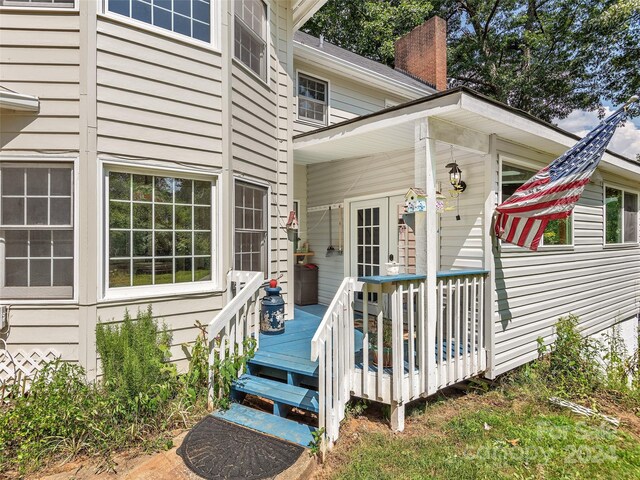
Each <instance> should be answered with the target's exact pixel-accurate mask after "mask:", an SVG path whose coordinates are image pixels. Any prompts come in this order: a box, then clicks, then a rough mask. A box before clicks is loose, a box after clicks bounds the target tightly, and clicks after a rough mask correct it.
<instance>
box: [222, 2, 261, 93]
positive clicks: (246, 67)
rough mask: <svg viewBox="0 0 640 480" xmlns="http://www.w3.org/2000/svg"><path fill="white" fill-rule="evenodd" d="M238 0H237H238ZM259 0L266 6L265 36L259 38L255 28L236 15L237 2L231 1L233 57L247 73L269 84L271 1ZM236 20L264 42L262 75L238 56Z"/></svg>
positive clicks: (234, 61)
mask: <svg viewBox="0 0 640 480" xmlns="http://www.w3.org/2000/svg"><path fill="white" fill-rule="evenodd" d="M236 1H237V0H236ZM257 1H259V2H260V3H261V4H262V5H263V6H264V13H265V16H264V38H258V35H257V34H256V33H255V32H254V31H253V29H251V28H250V27H249V26H248V25H246V24H244V22H243V21H242V20H241V19H239V18H237V16H236V11H235V2H231V9H232V14H233V21H232V22H231V23H232V27H231V30H232V31H231V40H232V42H231V45H230V48H231V58H232V61H233V63H235V64H236V65H238V66H239V67H240V68H242V69H243V70H244V71H246V72H247V73H249V74H250V75H253V76H254V77H255V78H257V79H258V80H260V81H261V82H262V83H263V84H264V85H268V84H269V67H270V64H271V42H270V41H269V39H270V38H271V10H270V8H269V3H268V2H266V1H265V0H257ZM236 22H242V23H243V24H244V25H245V28H246V29H247V32H248V33H249V34H250V35H251V36H252V37H254V38H255V39H258V40H260V41H261V42H264V57H263V59H262V65H263V67H264V72H262V74H261V75H259V74H257V73H256V72H254V71H253V70H252V69H251V67H249V66H248V65H247V64H245V63H244V62H243V61H242V60H240V58H238V57H236V54H235V48H236V47H235V44H236Z"/></svg>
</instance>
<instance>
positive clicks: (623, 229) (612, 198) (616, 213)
mask: <svg viewBox="0 0 640 480" xmlns="http://www.w3.org/2000/svg"><path fill="white" fill-rule="evenodd" d="M604 190H605V192H604V197H605V199H604V202H605V229H604V231H605V243H606V244H608V245H615V244H623V243H638V194H637V193H631V192H628V191H625V190H623V189H620V188H614V187H605V189H604Z"/></svg>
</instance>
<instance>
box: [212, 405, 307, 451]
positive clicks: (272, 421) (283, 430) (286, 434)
mask: <svg viewBox="0 0 640 480" xmlns="http://www.w3.org/2000/svg"><path fill="white" fill-rule="evenodd" d="M212 415H213V416H214V417H217V418H221V419H223V420H227V421H228V422H231V423H235V424H237V425H242V426H243V427H247V428H250V429H252V430H256V431H258V432H262V433H266V434H267V435H272V436H274V437H278V438H282V439H284V440H287V441H289V442H291V443H297V444H298V445H302V446H303V447H308V446H309V443H311V442H312V441H313V436H312V432H315V431H316V430H317V428H315V427H312V426H310V425H305V424H303V423H298V422H294V421H293V420H288V419H286V418H282V417H277V416H275V415H271V414H269V413H265V412H262V411H260V410H254V409H253V408H249V407H245V406H244V405H240V404H239V403H232V404H231V407H230V408H229V409H228V410H218V411H217V412H213V413H212Z"/></svg>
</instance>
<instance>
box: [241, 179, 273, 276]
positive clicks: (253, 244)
mask: <svg viewBox="0 0 640 480" xmlns="http://www.w3.org/2000/svg"><path fill="white" fill-rule="evenodd" d="M267 192H268V190H267V189H266V188H265V187H260V186H258V185H254V184H251V183H246V182H239V181H238V182H236V185H235V248H234V250H235V269H236V270H244V271H251V272H264V273H265V275H268V273H269V270H268V265H267V261H268V255H267V248H268V237H267V235H268V220H267Z"/></svg>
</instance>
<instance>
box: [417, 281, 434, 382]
mask: <svg viewBox="0 0 640 480" xmlns="http://www.w3.org/2000/svg"><path fill="white" fill-rule="evenodd" d="M424 283H425V282H424V280H421V281H420V284H419V286H418V320H417V321H418V342H417V344H418V368H419V369H420V388H421V389H422V391H423V392H427V391H428V390H429V385H428V383H429V369H430V367H431V365H432V360H430V359H428V357H427V350H428V345H429V344H428V343H427V328H428V321H427V318H426V315H427V312H426V308H425V299H426V296H425V293H426V292H425V287H424ZM420 393H422V392H420Z"/></svg>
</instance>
